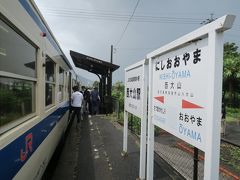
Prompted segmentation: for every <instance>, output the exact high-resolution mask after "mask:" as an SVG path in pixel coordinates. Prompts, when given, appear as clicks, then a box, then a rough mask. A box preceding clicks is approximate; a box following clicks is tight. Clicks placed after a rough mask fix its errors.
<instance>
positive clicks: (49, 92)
mask: <svg viewBox="0 0 240 180" xmlns="http://www.w3.org/2000/svg"><path fill="white" fill-rule="evenodd" d="M45 68H46V69H45V81H46V84H45V105H46V106H48V105H51V104H53V103H54V100H55V98H54V97H55V63H54V62H53V61H52V60H51V59H50V58H49V57H48V56H47V57H46V63H45Z"/></svg>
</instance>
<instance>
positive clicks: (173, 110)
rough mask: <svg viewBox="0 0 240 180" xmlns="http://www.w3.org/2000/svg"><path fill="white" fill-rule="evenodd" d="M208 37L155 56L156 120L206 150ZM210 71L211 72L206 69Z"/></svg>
mask: <svg viewBox="0 0 240 180" xmlns="http://www.w3.org/2000/svg"><path fill="white" fill-rule="evenodd" d="M208 62H209V58H208V41H207V38H205V39H203V40H199V41H196V42H193V43H190V44H188V45H186V46H184V47H181V48H179V49H177V50H173V51H171V52H169V53H166V54H164V55H162V56H159V57H157V58H154V59H153V67H152V72H153V82H154V83H153V86H152V93H153V98H152V104H153V108H152V115H153V119H152V120H153V123H154V124H155V125H157V126H159V127H161V128H162V129H164V130H166V131H168V132H170V133H172V134H173V135H175V136H177V137H178V138H181V139H183V140H184V141H186V142H188V143H189V144H192V145H194V146H195V147H198V148H199V149H201V150H203V151H205V139H206V137H205V134H206V132H205V129H206V128H207V117H206V111H208V105H209V102H208V100H209V99H208V98H207V97H208V94H207V92H208V91H207V89H208V88H209V87H208V86H207V82H208V78H209V76H213V73H214V72H213V71H211V70H210V69H209V66H208ZM206 72H208V73H206Z"/></svg>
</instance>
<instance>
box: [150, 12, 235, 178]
mask: <svg viewBox="0 0 240 180" xmlns="http://www.w3.org/2000/svg"><path fill="white" fill-rule="evenodd" d="M234 18H235V16H232V15H226V16H224V17H221V18H219V19H217V20H216V21H214V22H212V23H210V24H207V25H205V26H203V27H201V28H199V29H197V30H195V31H193V32H191V33H189V34H187V35H185V36H183V37H181V38H179V39H177V40H175V41H173V42H172V43H170V44H168V45H166V46H164V47H162V48H159V49H157V50H155V51H153V52H152V53H150V54H148V55H147V58H148V59H149V109H148V112H149V116H148V117H149V119H148V120H149V122H148V155H147V157H148V158H147V161H148V162H147V179H148V180H151V179H153V151H154V145H153V144H154V125H156V126H158V127H160V128H162V129H164V130H166V131H167V132H170V133H171V134H173V135H174V136H176V137H178V138H180V139H182V140H184V141H186V142H188V143H189V144H191V145H193V146H195V147H197V148H199V149H201V150H202V151H204V152H205V163H204V166H205V167H204V179H205V180H212V179H218V174H219V152H220V120H221V100H222V69H223V32H224V31H225V30H227V29H230V28H231V27H232V24H233V21H234Z"/></svg>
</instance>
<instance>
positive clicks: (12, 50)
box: [0, 19, 36, 78]
mask: <svg viewBox="0 0 240 180" xmlns="http://www.w3.org/2000/svg"><path fill="white" fill-rule="evenodd" d="M35 61H36V48H35V47H33V46H32V45H31V44H30V43H29V42H28V41H26V40H25V39H24V38H23V37H22V36H20V35H19V34H18V33H16V32H15V31H14V30H13V29H12V28H11V27H9V26H8V25H7V24H6V23H5V22H3V21H2V20H1V19H0V71H5V72H10V73H14V74H17V75H23V76H27V77H32V78H36V68H35V66H36V63H35Z"/></svg>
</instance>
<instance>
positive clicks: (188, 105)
mask: <svg viewBox="0 0 240 180" xmlns="http://www.w3.org/2000/svg"><path fill="white" fill-rule="evenodd" d="M182 108H183V109H184V108H185V109H187V108H203V107H201V106H199V105H197V104H194V103H191V102H189V101H186V100H182Z"/></svg>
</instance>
